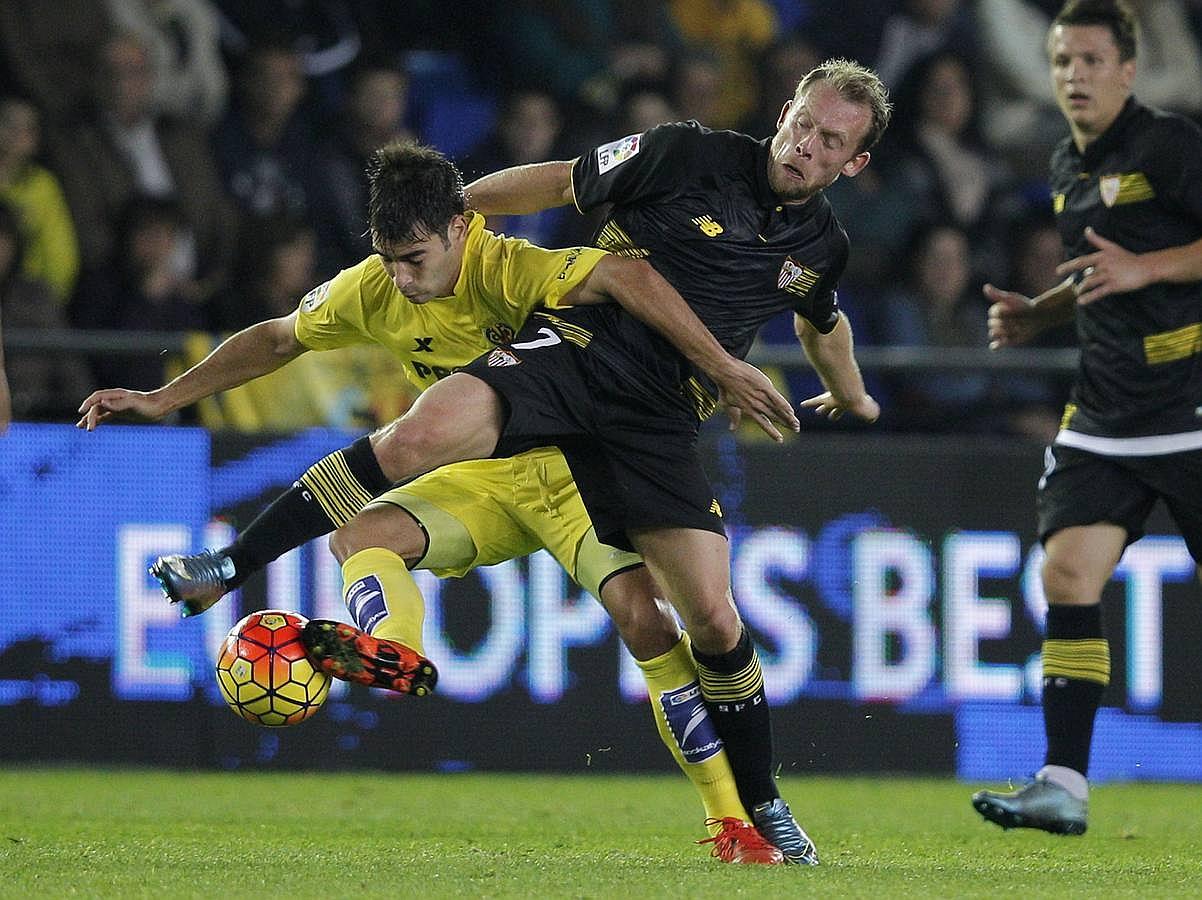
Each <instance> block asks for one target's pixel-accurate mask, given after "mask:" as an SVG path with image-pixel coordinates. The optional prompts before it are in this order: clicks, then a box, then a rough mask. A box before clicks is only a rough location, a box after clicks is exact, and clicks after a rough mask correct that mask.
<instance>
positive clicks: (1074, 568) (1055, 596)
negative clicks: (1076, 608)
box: [1042, 555, 1095, 605]
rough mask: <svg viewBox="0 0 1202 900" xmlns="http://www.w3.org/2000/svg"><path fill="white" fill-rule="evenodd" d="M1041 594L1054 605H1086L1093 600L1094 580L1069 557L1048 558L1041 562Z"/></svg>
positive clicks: (1077, 561)
mask: <svg viewBox="0 0 1202 900" xmlns="http://www.w3.org/2000/svg"><path fill="white" fill-rule="evenodd" d="M1042 576H1043V592H1044V596H1045V597H1046V598H1047V601H1048V603H1052V604H1055V605H1063V604H1073V603H1086V602H1091V601H1092V599H1093V596H1092V595H1093V593H1094V588H1093V587H1092V585H1093V582H1094V580H1095V579H1094V578H1092V577H1091V576H1090V573H1089V572H1088V571H1087V569H1086V567H1085V566H1083V565H1082V564H1081V562H1080V561H1079V560H1077V559H1074V558H1073V557H1071V556H1064V555H1060V556H1048V557H1047V558H1046V559H1045V560H1044V561H1043V572H1042Z"/></svg>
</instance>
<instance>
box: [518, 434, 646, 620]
mask: <svg viewBox="0 0 1202 900" xmlns="http://www.w3.org/2000/svg"><path fill="white" fill-rule="evenodd" d="M513 461H514V465H515V468H517V471H516V472H515V475H516V476H517V477H516V479H515V503H514V508H513V510H512V515H513V516H514V517H515V518H516V519H518V520H519V521H520V522H521V523H522V526H523V527H524V528H525V529H526V530H527V531H529V532H530V534H532V535H533V536H534V537H535V538H536V539H537V541H538V543H539V545H540V546H542V547H545V548H546V549H547V551H548V552H549V553H550V554H551V555H552V556H553V557H554V558H555V559H556V561H557V562H558V563H559V564H560V565H561V566H563V568H564V569H565V570H566V571H567V573H568V574H569V575H570V576H571V577H572V580H573V581H575V582H576V583H577V584H579V585H580V586H581V587H582V588H584V589H585V590H586V591H588V592H589V593H590V594H592V595H593V596H594V597H597V598H598V599H600V597H601V590H602V587H603V586H604V585H605V583H606V582H607V581H608V580H609V579H611V578H612V577H614V575H616V574H618V573H619V572H624V571H626V570H629V569H631V568H633V567H636V566H641V565H642V562H643V561H642V558H641V557H640V556H639V555H638V554H636V553H631V552H630V551H628V550H622V549H619V548H617V547H613V546H611V545H609V544H605V543H602V542H601V541H600V540H599V539H598V538H597V531H596V529H595V528H594V527H593V523H592V520H591V519H590V518H589V514H588V511H587V510H586V509H585V506H584V501H583V500H582V499H581V497H580V491H579V490H577V487H576V482H575V480H574V479H573V478H572V472H571V470H570V469H569V468H568V464H567V461H566V460H565V459H564V456H563V454H562V453H561V452H560V451H559V450H558V449H557V448H554V447H540V448H537V449H535V450H532V451H529V452H527V453H522V454H520V455H518V456H516V457H514V460H513Z"/></svg>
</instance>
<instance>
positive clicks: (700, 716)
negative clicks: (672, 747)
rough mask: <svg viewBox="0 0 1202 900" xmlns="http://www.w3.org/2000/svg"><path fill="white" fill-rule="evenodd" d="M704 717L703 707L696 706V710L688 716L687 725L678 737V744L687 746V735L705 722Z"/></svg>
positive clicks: (701, 705) (700, 705)
mask: <svg viewBox="0 0 1202 900" xmlns="http://www.w3.org/2000/svg"><path fill="white" fill-rule="evenodd" d="M705 717H706V710H705V706H704V705H703V704H698V705H697V708H696V709H695V710H693V712H692V714H691V715H690V716H689V724H688V725H686V726H685V727H684V733H683V734H682V735H681V736H680V743H682V744H687V743H688V742H689V735H690V734H692V733H693V732H694V731H695V730H696V729H697V728H699V727H700V725H701V723H702V722H704V721H705Z"/></svg>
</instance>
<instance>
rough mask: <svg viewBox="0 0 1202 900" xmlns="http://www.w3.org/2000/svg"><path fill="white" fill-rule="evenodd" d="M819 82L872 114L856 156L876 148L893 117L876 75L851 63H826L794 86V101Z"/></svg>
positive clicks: (887, 95) (842, 60)
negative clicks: (795, 88) (822, 82)
mask: <svg viewBox="0 0 1202 900" xmlns="http://www.w3.org/2000/svg"><path fill="white" fill-rule="evenodd" d="M819 81H826V82H829V83H830V85H831V87H833V88H834V89H835V90H836V91H838V92H839V96H840V97H842V98H843V99H844V100H846V101H847V102H848V103H855V104H857V105H860V106H866V107H867V108H868V110H869V112H871V113H872V121H871V123H870V124H869V126H868V133H867V134H865V135H864V140H862V141H861V142H860V148H859V150H857V151H856V152H857V153H863V152H864V151H865V150H868V149H870V148H872V147H874V146H875V145H876V142H877V141H879V140H880V139H881V135H882V134H884V133H885V129H886V128H888V127H889V119H890V118H891V117H892V116H893V104H892V103H890V102H889V91H888V90H887V89H886V88H885V84H884V82H882V81H881V77H880V76H879V75H877V73H876V72H874V71H872V69H870V68H868V67H867V66H862V65H860V64H859V63H858V62H854V61H853V60H850V59H828V60H827V61H826V62H824V63H822V64H821V65H819V66H815V67H814V68H813V69H810V71H809V72H807V73H806V74H805V77H804V78H802V79H801V81H800V82H798V84H797V90H796V91H795V92H794V94H793V97H794V99H797V98H800V97H801V96H802V95H803V94H804V93H805V92H806V91H808V90H809V89H810V88H811V87H812V86H813V85H815V84H817V83H818V82H819Z"/></svg>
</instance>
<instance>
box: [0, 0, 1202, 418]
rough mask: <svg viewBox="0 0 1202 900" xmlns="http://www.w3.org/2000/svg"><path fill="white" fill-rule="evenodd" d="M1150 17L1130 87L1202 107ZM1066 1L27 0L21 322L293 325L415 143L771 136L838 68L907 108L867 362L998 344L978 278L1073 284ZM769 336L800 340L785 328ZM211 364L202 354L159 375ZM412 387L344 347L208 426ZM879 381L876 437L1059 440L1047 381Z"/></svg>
mask: <svg viewBox="0 0 1202 900" xmlns="http://www.w3.org/2000/svg"><path fill="white" fill-rule="evenodd" d="M1130 2H1131V5H1132V6H1133V7H1134V8H1135V10H1136V12H1137V15H1138V17H1139V20H1140V25H1141V37H1140V40H1141V43H1140V56H1139V62H1138V65H1139V76H1138V78H1137V81H1136V86H1135V93H1136V95H1137V96H1138V97H1139V98H1140V99H1141V100H1143V101H1144V102H1146V103H1149V104H1152V105H1156V106H1161V107H1163V108H1167V109H1171V110H1175V111H1178V112H1181V113H1184V114H1186V115H1189V116H1192V117H1198V116H1199V115H1200V114H1202V90H1200V89H1199V88H1200V86H1202V47H1200V44H1202V41H1200V40H1199V35H1200V33H1202V28H1200V26H1202V0H1130ZM1059 6H1060V3H1059V2H1058V0H856V2H847V0H808V2H807V0H510V2H506V3H496V2H483V0H54V2H47V0H5V2H4V3H2V4H0V302H2V306H0V309H2V319H0V321H2V322H3V327H4V328H5V329H16V328H36V329H55V328H70V327H74V328H89V329H136V330H162V331H171V332H178V331H193V332H198V333H202V334H203V335H214V336H219V335H221V334H226V333H229V332H232V331H235V330H237V329H239V328H242V327H244V326H246V325H249V324H251V323H254V322H256V321H259V320H261V319H264V318H268V317H271V316H277V315H284V314H287V313H288V312H290V311H291V310H292V309H294V308H295V306H296V304H297V302H298V300H299V298H300V297H301V296H303V295H304V294H305V292H307V291H308V290H309V289H310V288H311V287H313V286H314V285H316V284H318V283H320V282H321V281H324V280H325V279H327V278H329V277H331V276H333V275H334V274H335V273H336V272H337V271H338V270H339V269H341V268H344V267H346V266H349V265H352V264H354V263H355V262H357V261H359V260H360V259H362V258H363V257H364V256H366V255H367V254H368V253H370V252H371V250H370V244H369V241H368V239H367V238H366V237H365V236H364V227H365V225H364V223H365V209H366V198H365V182H364V178H363V169H364V166H365V162H366V159H367V157H368V155H369V153H370V152H371V151H372V150H373V149H374V148H376V147H378V146H380V145H381V144H383V143H385V142H387V141H389V140H391V139H393V138H397V137H402V136H409V137H415V138H417V139H419V140H422V141H424V142H426V143H429V144H432V145H433V146H436V147H438V148H439V149H441V150H443V151H444V152H446V153H447V154H448V155H449V156H451V157H452V158H453V159H455V160H456V161H457V162H458V164H459V166H460V168H461V169H462V170H463V172H464V175H465V178H466V179H467V180H470V179H471V178H473V177H476V176H479V175H482V174H485V173H488V172H490V171H494V170H496V169H499V168H502V167H505V166H510V165H515V164H519V163H529V162H537V161H541V160H548V159H568V158H571V157H573V156H576V155H578V154H579V153H581V152H583V151H585V150H587V149H589V148H590V147H592V146H594V145H596V144H598V143H601V142H603V141H608V140H613V139H615V138H618V137H621V136H623V135H626V134H629V133H633V132H637V131H641V130H644V129H646V128H649V127H651V126H653V125H655V124H657V123H659V122H666V121H678V120H685V119H697V120H698V121H700V122H701V123H702V124H705V125H708V126H710V127H713V128H731V129H736V130H739V131H743V132H746V133H748V134H751V135H753V136H756V137H767V136H769V135H771V134H772V133H773V131H774V130H775V125H776V121H777V117H778V115H779V113H780V109H781V106H782V104H783V103H784V101H785V100H787V99H788V98H789V97H790V96H791V94H792V92H793V89H794V87H795V86H796V84H797V81H798V80H799V79H800V78H801V76H802V75H803V74H805V72H807V71H808V70H809V69H810V68H811V67H813V66H814V65H815V64H816V63H818V62H820V61H821V60H823V59H826V58H828V57H831V56H845V57H849V58H853V59H856V60H859V61H860V62H863V63H865V64H868V65H871V66H872V67H874V68H875V69H876V70H877V71H879V72H880V74H881V76H882V77H883V79H884V80H885V82H886V84H887V85H888V86H889V89H890V92H891V95H892V98H893V101H894V104H895V115H894V120H893V125H892V126H891V128H890V131H889V132H888V133H887V135H886V137H885V139H884V141H883V142H882V143H881V144H880V145H879V146H878V147H877V148H876V149H875V150H874V151H873V162H872V164H871V165H870V166H869V167H868V168H867V169H866V170H864V172H863V173H861V174H860V175H859V176H858V177H856V178H854V179H842V180H840V181H839V182H837V183H836V184H835V185H834V186H832V187H831V188H830V189H829V190H828V192H827V193H828V196H829V198H830V200H831V202H832V203H833V204H834V206H835V209H836V212H837V214H838V216H839V218H840V220H841V221H842V222H843V224H844V226H845V228H846V229H847V231H848V234H849V236H850V237H851V241H852V254H851V258H850V260H849V264H848V270H847V273H846V276H845V277H844V279H843V282H842V284H841V288H840V303H841V306H842V308H843V309H844V310H845V312H846V313H847V314H848V316H849V318H850V320H851V322H852V325H853V328H854V331H855V335H856V341H857V344H858V345H859V346H873V345H875V346H908V347H920V348H921V347H930V348H942V347H984V346H985V344H986V334H985V311H986V305H985V301H984V300H983V298H982V296H981V292H980V285H981V283H982V282H984V281H991V282H993V283H995V284H998V285H1001V286H1004V287H1007V288H1011V289H1014V290H1018V291H1022V292H1024V293H1027V294H1028V295H1034V294H1037V293H1040V292H1041V291H1043V290H1045V289H1047V288H1048V287H1050V286H1052V284H1054V283H1055V281H1056V276H1055V273H1054V271H1053V270H1054V267H1055V265H1056V263H1057V262H1058V261H1059V259H1060V254H1061V250H1060V241H1059V238H1058V236H1057V234H1056V231H1055V227H1054V224H1053V222H1052V218H1051V209H1050V200H1049V194H1048V189H1047V185H1046V182H1045V180H1044V179H1045V174H1046V167H1047V159H1048V154H1049V152H1050V150H1051V148H1052V146H1053V145H1054V144H1055V143H1056V142H1057V141H1059V140H1060V139H1061V138H1062V137H1064V136H1065V135H1066V134H1067V128H1066V126H1065V124H1064V122H1063V120H1062V119H1061V117H1060V115H1059V113H1058V111H1057V109H1056V107H1055V104H1054V101H1053V97H1052V90H1051V85H1050V81H1049V77H1048V66H1047V60H1046V55H1045V51H1044V39H1045V35H1046V32H1047V28H1048V25H1049V22H1050V20H1051V17H1052V16H1053V15H1055V13H1056V11H1057V10H1058V9H1059ZM489 224H490V227H492V228H493V229H494V230H497V231H503V232H505V233H507V234H511V235H520V236H524V237H528V238H529V239H531V240H532V241H535V242H537V243H541V244H544V245H547V246H565V245H570V244H576V243H580V242H584V241H588V240H589V238H590V237H591V229H592V228H593V227H594V226H595V225H596V222H595V221H592V220H589V219H587V218H585V217H581V216H579V215H578V214H577V213H576V212H575V210H574V209H572V208H571V207H566V208H561V209H555V210H550V211H547V212H544V213H541V214H538V215H532V216H522V217H511V218H508V219H503V220H502V219H496V220H491V221H490V223H489ZM764 338H765V340H766V341H769V342H780V343H790V344H792V343H793V337H792V333H791V325H790V322H789V321H788V319H787V318H786V319H782V320H781V321H780V322H779V323H773V324H772V325H771V326H770V327H769V328H768V329H767V330H766V332H765V335H764ZM1072 341H1073V336H1072V334H1071V333H1061V334H1057V335H1054V336H1052V337H1051V338H1050V339H1049V342H1050V343H1051V344H1052V345H1055V344H1057V343H1060V344H1064V345H1068V344H1071V343H1072ZM211 346H212V342H211V340H210V339H199V340H197V341H196V342H195V346H194V347H192V348H191V350H190V356H189V355H187V354H185V357H184V358H183V359H175V358H174V357H173V358H172V359H171V360H170V361H169V366H170V365H176V366H178V365H181V364H185V363H186V362H188V361H194V359H195V358H198V357H199V356H201V355H203V353H204V352H205V351H206V350H207V349H208V348H209V347H211ZM339 352H341V351H339ZM799 352H800V351H799ZM327 355H332V354H321V356H327ZM310 356H317V354H310ZM7 369H8V375H9V381H10V385H11V388H12V394H13V407H14V410H13V412H14V416H15V417H16V418H17V419H25V420H30V419H32V420H73V416H72V413H73V411H74V410H75V408H76V406H77V405H78V403H79V402H80V400H81V399H82V398H83V397H84V396H86V394H87V393H88V392H89V391H90V390H91V389H92V387H93V386H116V385H121V386H126V387H137V388H150V387H153V386H156V385H157V384H159V383H160V382H161V381H162V379H163V377H164V358H163V357H162V356H160V355H157V354H156V355H150V356H132V357H131V356H121V357H118V356H109V355H104V354H101V355H97V356H95V357H88V356H85V355H81V354H71V353H66V354H59V353H55V354H52V355H48V354H45V353H33V352H29V351H26V352H16V351H10V352H9V353H8V359H7ZM167 374H170V372H168V373H167ZM396 375H397V373H396V372H390V371H389V369H388V363H387V362H386V361H384V360H381V359H379V358H378V357H374V356H372V355H371V354H363V355H359V356H356V355H354V354H351V355H350V357H349V358H347V359H342V360H340V361H338V362H337V363H336V364H333V365H324V367H316V366H315V367H314V368H313V371H312V372H311V373H309V375H308V376H306V379H305V380H304V383H305V384H309V383H310V382H313V383H314V385H320V386H321V387H322V390H320V391H317V388H316V387H313V388H311V389H310V392H311V393H313V392H316V393H320V394H321V396H320V397H316V398H315V397H300V396H292V399H291V402H281V400H280V398H279V396H276V397H274V399H270V400H268V401H267V402H266V403H263V404H260V406H261V407H262V408H261V409H259V411H257V412H256V411H255V408H254V404H253V403H249V401H248V403H249V405H245V404H244V406H243V407H241V408H240V407H238V406H237V405H236V404H229V405H227V406H225V407H219V406H217V405H211V406H210V407H209V408H208V409H207V412H206V410H204V409H202V411H201V414H200V417H201V420H202V421H204V422H205V424H216V425H234V426H240V427H249V428H255V427H270V428H289V427H296V426H300V425H306V424H318V423H322V424H331V425H337V426H343V427H356V428H361V427H366V426H370V425H372V424H374V423H375V422H377V421H382V420H386V419H387V418H388V417H390V416H391V415H392V414H395V412H396V411H397V408H398V404H399V403H402V402H403V401H402V399H401V398H399V396H398V390H399V377H395V376H396ZM323 379H324V381H325V383H324V384H323ZM869 382H870V385H869V386H870V389H871V390H873V391H874V393H875V394H877V395H878V396H879V399H880V400H881V401H882V405H883V407H884V409H885V413H884V416H883V418H882V422H881V425H882V426H883V427H886V428H894V429H898V430H912V431H957V432H963V431H983V432H1009V433H1019V434H1029V435H1033V436H1039V437H1043V436H1046V435H1047V434H1048V433H1049V432H1050V429H1052V428H1054V424H1055V421H1056V417H1057V415H1058V410H1059V406H1060V405H1061V404H1062V403H1063V399H1064V384H1063V383H1062V382H1061V381H1060V380H1059V379H1058V378H1056V377H1051V376H1039V375H1022V376H1014V375H1001V374H996V373H989V372H986V371H981V372H969V373H953V374H937V375H936V374H931V375H922V376H917V375H905V376H883V375H882V376H872V377H870V379H869ZM294 384H295V381H294ZM802 389H804V386H802V387H798V388H797V390H802ZM283 390H284V393H285V394H288V393H289V392H288V389H286V388H285V389H283ZM298 391H299V389H298V388H296V387H295V386H294V387H293V388H292V389H291V394H290V396H291V395H297V394H298ZM189 415H191V416H193V417H195V416H196V413H190V414H189Z"/></svg>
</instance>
